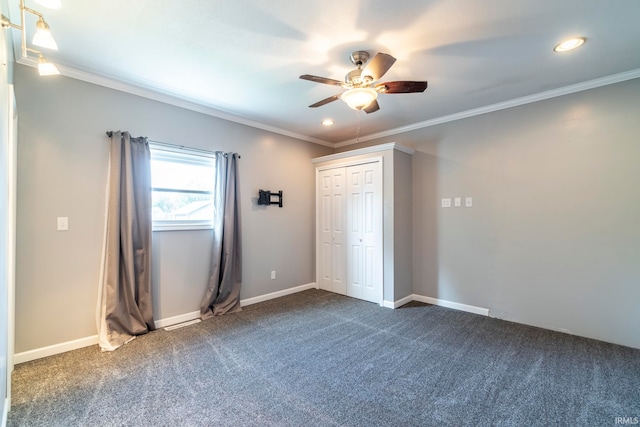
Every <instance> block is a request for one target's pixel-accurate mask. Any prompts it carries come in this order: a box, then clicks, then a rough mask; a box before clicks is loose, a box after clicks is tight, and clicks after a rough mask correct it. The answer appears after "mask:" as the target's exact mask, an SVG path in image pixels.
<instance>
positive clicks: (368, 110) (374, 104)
mask: <svg viewBox="0 0 640 427" xmlns="http://www.w3.org/2000/svg"><path fill="white" fill-rule="evenodd" d="M379 109H380V105H378V101H377V100H376V99H374V100H373V102H372V103H371V104H369V106H368V107H366V108H363V110H364V112H365V113H367V114H371V113H375V112H376V111H378V110H379Z"/></svg>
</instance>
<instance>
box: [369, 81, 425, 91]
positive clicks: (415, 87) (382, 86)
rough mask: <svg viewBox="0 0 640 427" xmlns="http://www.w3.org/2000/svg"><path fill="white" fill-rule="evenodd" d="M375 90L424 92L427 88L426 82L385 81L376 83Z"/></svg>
mask: <svg viewBox="0 0 640 427" xmlns="http://www.w3.org/2000/svg"><path fill="white" fill-rule="evenodd" d="M375 88H376V90H377V91H378V92H380V93H414V92H424V90H425V89H426V88H427V82H411V81H400V82H385V83H378V84H377V85H376V86H375Z"/></svg>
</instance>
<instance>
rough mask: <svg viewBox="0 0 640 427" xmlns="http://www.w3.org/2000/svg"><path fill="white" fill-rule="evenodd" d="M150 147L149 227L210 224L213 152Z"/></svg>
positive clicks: (189, 227)
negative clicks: (150, 207)
mask: <svg viewBox="0 0 640 427" xmlns="http://www.w3.org/2000/svg"><path fill="white" fill-rule="evenodd" d="M149 146H150V148H151V187H152V203H151V204H152V215H151V216H152V218H153V230H154V231H159V230H198V229H206V228H211V227H212V225H213V212H214V207H213V184H214V173H215V171H214V167H215V163H214V159H213V154H211V155H207V154H201V153H195V152H189V151H188V150H183V149H175V150H174V149H171V148H165V147H163V146H158V145H155V144H149Z"/></svg>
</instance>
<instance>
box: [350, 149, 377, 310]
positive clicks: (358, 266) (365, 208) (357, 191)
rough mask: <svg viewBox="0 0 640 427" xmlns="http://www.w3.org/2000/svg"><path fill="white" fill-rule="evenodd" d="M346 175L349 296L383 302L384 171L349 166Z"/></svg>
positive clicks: (367, 165) (362, 166)
mask: <svg viewBox="0 0 640 427" xmlns="http://www.w3.org/2000/svg"><path fill="white" fill-rule="evenodd" d="M346 174H347V182H346V185H347V206H346V208H347V235H348V239H347V247H348V252H347V280H348V282H347V295H349V296H352V297H354V298H359V299H363V300H366V301H371V302H378V303H380V302H382V283H383V281H382V272H383V268H382V169H381V166H380V163H379V162H376V163H368V164H364V165H357V166H349V167H347V168H346Z"/></svg>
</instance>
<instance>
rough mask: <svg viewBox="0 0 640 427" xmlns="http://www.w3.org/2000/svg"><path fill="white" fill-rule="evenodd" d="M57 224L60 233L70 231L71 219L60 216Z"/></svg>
mask: <svg viewBox="0 0 640 427" xmlns="http://www.w3.org/2000/svg"><path fill="white" fill-rule="evenodd" d="M57 224H58V227H57V229H58V231H67V230H68V229H69V217H66V216H59V217H58V222H57Z"/></svg>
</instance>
